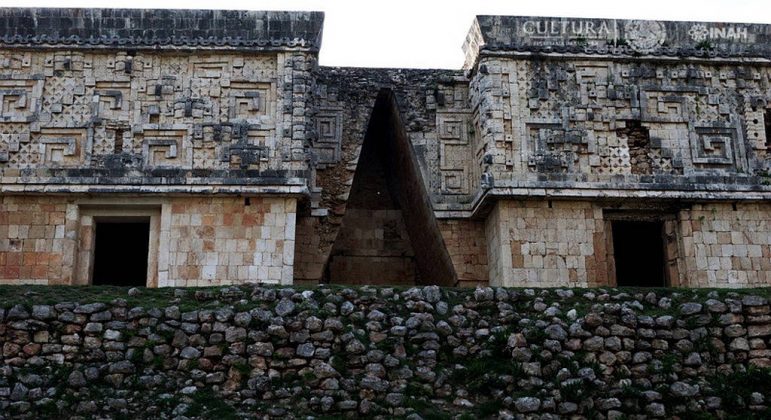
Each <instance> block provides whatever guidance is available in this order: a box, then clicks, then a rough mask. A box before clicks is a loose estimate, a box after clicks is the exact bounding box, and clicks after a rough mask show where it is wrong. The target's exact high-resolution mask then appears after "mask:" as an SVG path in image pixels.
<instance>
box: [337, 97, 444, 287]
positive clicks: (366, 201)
mask: <svg viewBox="0 0 771 420" xmlns="http://www.w3.org/2000/svg"><path fill="white" fill-rule="evenodd" d="M325 277H326V280H327V281H328V282H330V283H341V284H374V285H386V284H388V285H412V284H439V285H448V286H449V285H455V283H456V275H455V271H454V269H453V267H452V263H451V261H450V257H449V254H448V253H447V250H446V247H445V246H444V243H443V239H442V236H441V233H440V232H439V226H438V224H437V222H436V219H435V218H434V213H433V209H432V208H431V204H430V200H429V198H428V195H427V192H426V188H425V185H424V183H423V180H422V176H421V173H420V168H419V167H418V163H417V159H416V157H415V153H414V151H413V149H412V145H411V143H410V141H409V138H408V137H407V134H406V132H405V130H404V127H403V125H402V122H401V119H400V116H399V111H398V107H397V104H396V101H395V99H394V96H393V94H392V92H391V91H390V90H382V91H381V92H379V94H378V96H377V99H376V101H375V106H374V108H373V111H372V114H371V116H370V121H369V126H368V128H367V133H366V135H365V137H364V141H363V145H362V149H361V153H360V155H359V160H358V164H357V167H356V173H355V174H354V179H353V184H352V186H351V191H350V194H349V197H348V203H347V205H346V212H345V216H344V217H343V219H342V223H341V227H340V231H339V233H338V236H337V239H336V240H335V244H334V246H333V248H332V252H331V254H330V258H329V261H328V263H327V269H326V272H325Z"/></svg>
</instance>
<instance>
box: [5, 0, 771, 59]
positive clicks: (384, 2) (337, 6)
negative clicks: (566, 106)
mask: <svg viewBox="0 0 771 420" xmlns="http://www.w3.org/2000/svg"><path fill="white" fill-rule="evenodd" d="M0 6H6V7H116V8H168V9H184V8H188V9H191V8H192V9H211V8H216V9H251V10H320V11H324V12H326V18H325V21H324V39H323V42H322V46H321V55H320V63H321V65H325V66H355V67H413V68H449V69H459V68H461V66H462V64H463V53H462V51H461V45H462V44H463V40H464V38H465V36H466V32H467V31H468V29H469V27H470V26H471V22H472V20H473V17H474V16H475V15H478V14H493V15H520V16H558V17H559V16H567V17H598V18H622V19H629V18H634V19H658V20H696V21H716V22H748V23H771V2H769V0H467V1H456V0H444V1H442V0H380V1H372V0H359V1H355V0H327V1H322V0H251V1H249V0H220V1H218V2H214V1H211V0H208V1H203V0H165V1H163V2H160V1H158V0H111V1H107V0H0Z"/></svg>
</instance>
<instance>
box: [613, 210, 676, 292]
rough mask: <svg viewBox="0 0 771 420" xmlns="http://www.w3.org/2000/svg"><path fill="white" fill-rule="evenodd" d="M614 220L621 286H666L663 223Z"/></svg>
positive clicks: (614, 238) (616, 256)
mask: <svg viewBox="0 0 771 420" xmlns="http://www.w3.org/2000/svg"><path fill="white" fill-rule="evenodd" d="M612 223H613V225H612V229H613V253H614V256H615V262H616V283H617V285H618V286H635V287H664V286H666V275H665V274H664V240H663V236H662V235H663V224H662V222H655V221H626V220H625V221H621V220H617V221H613V222H612Z"/></svg>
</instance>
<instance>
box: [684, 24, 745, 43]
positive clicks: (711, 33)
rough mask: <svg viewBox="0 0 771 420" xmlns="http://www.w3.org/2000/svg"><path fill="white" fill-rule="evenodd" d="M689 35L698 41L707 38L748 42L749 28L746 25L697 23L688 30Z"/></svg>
mask: <svg viewBox="0 0 771 420" xmlns="http://www.w3.org/2000/svg"><path fill="white" fill-rule="evenodd" d="M688 36H690V37H691V39H692V40H694V41H696V42H704V41H707V40H729V41H739V42H746V41H747V40H748V30H747V27H746V26H722V25H721V26H714V25H713V26H710V27H707V25H704V24H702V23H696V24H694V25H693V26H691V29H689V30H688Z"/></svg>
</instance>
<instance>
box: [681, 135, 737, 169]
mask: <svg viewBox="0 0 771 420" xmlns="http://www.w3.org/2000/svg"><path fill="white" fill-rule="evenodd" d="M735 138H736V130H735V129H733V128H717V127H696V141H695V142H692V143H691V150H692V151H693V163H695V164H702V165H733V163H734V158H733V152H732V148H733V147H732V145H733V143H734V141H735Z"/></svg>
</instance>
